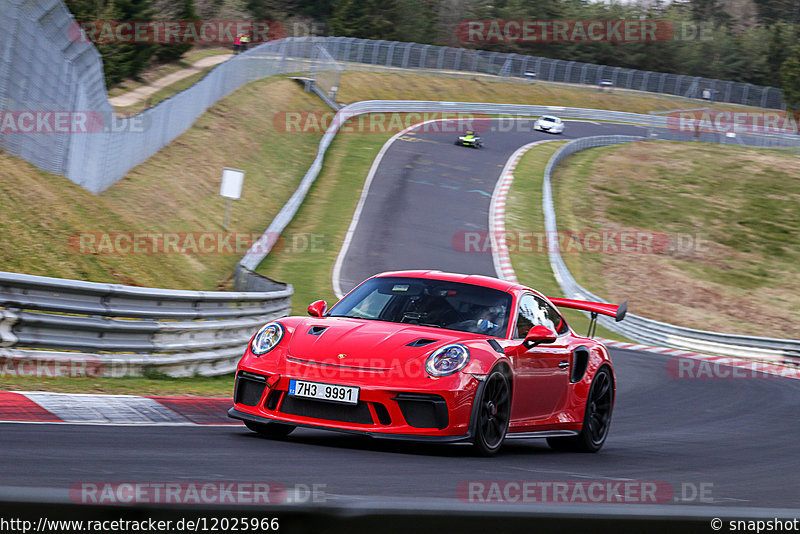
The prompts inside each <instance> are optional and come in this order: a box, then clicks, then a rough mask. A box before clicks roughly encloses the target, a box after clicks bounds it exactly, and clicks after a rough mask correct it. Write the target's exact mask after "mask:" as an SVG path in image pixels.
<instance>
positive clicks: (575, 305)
mask: <svg viewBox="0 0 800 534" xmlns="http://www.w3.org/2000/svg"><path fill="white" fill-rule="evenodd" d="M550 302H552V303H553V304H555V305H556V306H557V307H559V308H572V309H573V310H581V311H587V312H591V313H592V315H595V314H598V313H599V314H600V315H608V316H609V317H613V318H614V320H615V321H616V322H620V321H621V320H623V319H624V318H625V314H626V313H628V301H627V300H626V301H625V302H623V303H622V304H620V305H619V306H617V305H616V304H605V303H603V302H590V301H588V300H572V299H561V298H555V297H553V298H550Z"/></svg>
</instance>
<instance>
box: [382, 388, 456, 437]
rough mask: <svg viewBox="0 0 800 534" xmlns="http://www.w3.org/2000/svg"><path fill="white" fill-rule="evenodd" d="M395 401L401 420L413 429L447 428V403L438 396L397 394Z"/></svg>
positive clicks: (448, 421)
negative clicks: (400, 413) (398, 407)
mask: <svg viewBox="0 0 800 534" xmlns="http://www.w3.org/2000/svg"><path fill="white" fill-rule="evenodd" d="M392 400H394V401H397V404H398V405H399V406H400V411H401V412H402V413H403V418H404V419H405V420H406V422H407V423H408V424H409V425H411V426H413V427H414V428H438V429H442V428H447V425H448V424H450V417H449V415H448V413H447V402H446V401H445V400H444V398H443V397H441V396H439V395H432V394H428V393H398V394H397V396H396V397H394V398H393V399H392Z"/></svg>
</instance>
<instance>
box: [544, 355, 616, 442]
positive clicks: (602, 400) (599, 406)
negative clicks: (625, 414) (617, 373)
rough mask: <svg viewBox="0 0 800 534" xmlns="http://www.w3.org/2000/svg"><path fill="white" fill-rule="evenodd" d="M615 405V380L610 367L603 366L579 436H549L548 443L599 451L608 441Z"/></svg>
mask: <svg viewBox="0 0 800 534" xmlns="http://www.w3.org/2000/svg"><path fill="white" fill-rule="evenodd" d="M613 407H614V381H613V378H612V377H611V371H610V370H609V369H608V367H601V368H600V370H599V371H597V374H596V375H594V380H592V387H591V388H590V389H589V397H588V398H587V399H586V412H585V413H584V416H583V428H582V429H581V432H580V434H578V435H577V436H570V437H567V438H547V444H548V445H550V447H552V448H553V449H556V450H559V451H574V452H597V451H599V450H600V449H601V448H602V447H603V444H604V443H605V442H606V437H608V429H609V427H610V426H611V411H612V409H613Z"/></svg>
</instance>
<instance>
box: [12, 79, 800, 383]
mask: <svg viewBox="0 0 800 534" xmlns="http://www.w3.org/2000/svg"><path fill="white" fill-rule="evenodd" d="M340 97H341V99H343V100H346V101H355V100H365V99H372V98H415V99H438V100H465V101H494V102H521V103H529V104H553V105H556V104H558V105H574V106H586V107H598V108H606V109H619V110H623V111H638V112H644V111H648V110H651V109H653V110H655V109H669V108H672V107H676V106H675V101H674V99H669V98H667V97H659V96H650V95H644V96H642V97H641V99H636V100H635V101H634V100H633V99H632V98H631V97H630V96H629V95H626V96H625V97H624V98H622V97H620V96H619V95H614V94H608V93H599V92H590V91H585V90H573V89H565V88H553V87H551V86H539V85H522V84H504V83H495V82H480V81H479V82H469V83H465V82H464V81H463V80H458V79H449V78H436V77H431V76H408V75H403V76H401V75H397V74H367V73H345V74H344V75H343V77H342V83H341V92H340ZM285 110H320V111H322V110H325V108H324V107H323V106H322V104H321V103H320V102H319V101H318V100H317V99H316V98H315V97H312V96H311V95H310V94H307V93H304V92H303V91H302V89H300V88H299V87H298V86H296V85H295V84H293V83H292V82H290V81H288V80H286V79H284V78H277V77H276V78H271V79H267V80H262V81H259V82H254V83H252V84H249V85H247V86H245V87H243V88H242V89H240V90H239V91H237V92H235V93H234V94H232V95H231V96H229V97H228V98H226V99H224V100H222V101H220V102H219V103H218V104H216V105H215V106H213V107H212V108H211V109H210V110H209V111H208V112H207V113H206V114H205V115H204V116H203V117H201V118H200V119H199V120H198V121H197V122H196V123H195V124H194V125H193V126H192V127H191V128H190V129H189V130H188V131H187V132H185V133H184V134H183V135H181V136H180V137H179V138H178V139H176V140H175V141H174V142H173V143H171V144H170V145H169V146H167V147H166V148H165V149H164V150H162V151H161V152H160V153H158V154H156V155H155V156H153V157H152V158H151V159H150V160H148V161H147V162H145V163H144V164H142V165H140V166H138V167H136V168H135V169H133V170H132V171H131V172H130V173H129V174H128V175H127V176H126V178H125V179H123V180H121V181H120V182H118V183H117V184H115V185H114V186H112V187H111V188H109V189H108V190H107V191H105V192H104V193H102V194H101V195H97V196H95V195H92V194H90V193H88V192H87V191H84V190H83V189H81V188H79V187H78V186H76V185H74V184H72V183H71V182H69V181H68V180H67V179H65V178H63V177H60V176H54V175H49V174H47V173H43V172H41V171H38V170H36V169H35V168H34V167H33V166H31V165H28V164H26V163H24V162H22V161H21V160H19V159H16V158H11V157H8V156H3V155H0V176H3V177H4V178H3V179H2V180H0V211H2V213H4V214H14V215H13V217H10V216H6V217H3V218H2V220H0V242H2V243H3V245H4V246H3V248H2V250H0V268H2V269H3V270H8V271H16V272H26V273H31V274H40V275H46V276H57V277H66V278H76V279H84V280H92V281H100V282H115V283H127V284H134V285H142V286H155V287H169V288H187V289H206V290H210V289H227V288H229V287H230V281H231V280H230V279H231V273H232V270H233V266H234V265H235V263H236V262H237V261H238V260H239V258H240V254H237V253H233V254H171V255H169V254H168V255H163V254H157V255H152V254H151V255H148V254H143V255H141V254H139V255H117V254H85V253H81V252H80V250H78V251H76V250H75V249H74V248H73V247H71V246H70V243H71V240H70V239H71V238H74V236H76V235H78V234H80V233H81V232H119V231H123V232H204V231H211V232H218V231H222V228H221V222H222V216H223V212H224V201H223V200H222V199H221V198H220V197H219V196H218V192H219V180H220V174H221V169H222V167H224V166H229V167H237V168H241V169H244V170H245V171H246V172H247V176H246V178H245V184H244V192H243V197H242V200H240V201H236V202H234V204H233V210H232V213H231V225H230V230H231V231H236V232H255V233H260V232H262V231H263V230H264V228H266V226H267V225H268V223H269V221H270V220H271V219H272V218H273V217H274V215H275V214H276V213H277V212H278V210H279V209H280V207H281V206H282V205H283V204H284V202H285V201H286V200H287V199H288V197H289V196H290V195H291V193H292V192H293V190H294V188H295V187H296V185H297V183H298V182H299V180H300V179H301V177H302V175H303V174H304V172H305V171H306V169H307V168H308V166H309V165H310V164H311V161H312V160H313V158H314V154H315V152H316V147H317V144H318V141H319V138H320V134H319V133H303V134H293V135H289V134H282V132H281V131H280V128H276V126H275V124H273V118H274V116H275V114H276V113H277V112H279V111H285ZM390 135H391V132H388V133H376V134H347V135H341V136H339V137H338V138H337V139H336V141H335V142H334V144H333V146H332V149H331V151H330V152H329V154H328V156H327V157H326V162H325V168H324V170H323V173H322V175H321V177H320V179H319V180H318V182H317V183H316V184H315V185H314V187H313V188H312V189H311V192H310V194H309V197H308V200H307V202H306V204H305V205H304V206H303V207H302V209H301V211H300V213H299V214H298V217H297V218H296V220H295V221H293V222H292V224H291V225H290V227H289V229H288V234H289V240H288V245H287V246H285V247H284V249H283V250H282V251H279V252H277V253H275V254H273V255H271V257H270V258H269V259H268V260H267V262H266V263H265V264H264V265H263V266H262V267H261V268H260V269H259V270H260V271H262V272H265V273H267V274H269V275H271V276H273V277H275V278H278V279H282V280H285V281H287V282H290V283H293V284H294V285H295V288H296V290H297V294H296V296H295V298H294V311H295V312H302V311H303V310H304V307H305V306H306V304H307V303H308V302H310V301H311V300H313V299H315V298H319V297H322V298H327V299H328V300H333V295H332V289H331V287H330V275H331V269H332V265H333V262H334V260H335V258H336V255H337V253H338V249H339V246H338V244H339V243H340V242H341V239H342V238H343V236H344V233H345V231H346V229H347V226H348V224H349V221H350V217H351V216H352V212H353V209H354V208H355V205H356V203H357V200H358V197H359V194H360V190H361V187H362V185H363V180H364V178H365V177H366V174H367V171H368V169H369V167H370V165H371V163H372V160H373V158H374V156H375V154H377V151H378V149H379V148H380V146H381V145H382V144H383V143H384V142H385V141H386V139H388V137H389V136H390ZM553 149H554V147H552V146H546V147H545V148H541V149H536V152H532V153H531V155H530V156H527V157H526V158H525V159H524V160H523V163H522V164H521V165H520V169H519V171H518V180H517V182H516V183H515V188H514V189H513V190H512V192H514V191H516V190H517V188H518V187H522V186H523V185H524V184H526V183H527V181H528V180H525V179H524V178H522V179H520V178H519V177H520V176H525V174H524V173H526V172H533V171H529V170H527V166H528V163H527V162H528V161H533V159H530V158H538V157H541V158H545V156H541V155H540V156H536V155H535V154H537V153H538V151H539V150H553ZM544 160H545V159H541V161H538V162H537V163H536V164H538V165H543V161H544ZM531 165H534V163H531ZM532 179H533V178H530V180H532ZM534 189H536V188H534ZM515 202H517V200H516V199H515V198H514V197H513V196H512V198H510V204H509V211H510V213H512V214H513V212H514V210H515V209H521V208H520V206H517V207H516V208H515V207H514V203H515ZM530 202H531V203H530V204H526V206H525V207H526V209H525V213H528V214H535V213H537V210H536V209H529V208H530V206H539V205H540V202H538V201H536V200H531V201H530ZM520 213H521V212H520ZM513 224H514V221H511V222H510V223H509V228H510V229H511V228H513V226H512V225H513ZM532 225H533V223H532V222H530V221H526V222H525V226H526V228H529V227H531V226H532ZM304 232H308V233H311V234H313V236H321V238H322V241H321V242H320V241H314V243H315V247H318V246H319V245H320V243H321V247H322V248H321V249H318V248H314V247H308V248H307V249H306V252H307V253H308V254H303V253H302V247H303V237H302V233H304ZM293 236H297V238H298V240H299V241H297V242H294V243H293V242H292V241H291V240H292V238H293ZM296 243H300V244H299V245H296ZM513 261H514V263H515V266H516V267H517V271H518V274H519V277H520V279H521V280H522V281H523V282H525V283H529V284H531V285H533V286H535V287H537V288H541V289H542V290H543V291H544V292H545V293H548V294H551V295H555V294H558V290H557V287H555V282H554V281H553V280H552V279H551V278H549V276H548V269H549V267H548V269H545V268H544V267H545V266H544V265H538V266H528V262H534V263H536V262H541V261H545V262H546V255H535V254H534V255H530V254H529V255H526V256H524V257H523V258H519V257H517V256H515V257H514V258H513ZM520 262H522V263H520ZM529 270H530V272H529ZM530 273H538V275H537V276H531V274H530ZM590 287H594V286H590ZM597 291H598V292H601V289H600V288H598V289H597ZM795 294H797V292H795ZM623 296H626V295H623ZM607 297H608V298H610V299H612V300H614V299H615V298H616V295H607ZM632 300H633V299H632ZM636 309H637V310H639V308H638V307H637V308H636ZM569 319H570V321H571V322H572V323H573V324H574V326H575V327H576V329H577V330H579V331H584V330H585V326H584V324H585V319H584V318H583V316H581V315H574V316H571V317H569ZM601 334H604V335H610V334H608V333H606V332H602V333H601ZM20 380H21V379H0V389H28V390H30V389H49V390H53V391H84V392H87V391H90V392H100V391H103V392H111V393H114V392H117V393H132V392H144V393H150V394H165V395H167V394H198V395H200V394H202V395H229V394H230V384H229V382H228V380H226V379H225V378H220V379H210V380H208V382H209V387H210V389H208V390H205V389H194V388H195V387H198V388H202V387H205V386H203V383H204V381H206V380H207V379H200V378H198V379H175V380H149V381H148V380H146V379H130V380H128V379H123V380H120V379H57V380H52V381H48V380H46V379H31V380H27V379H26V380H21V381H20ZM137 380H142V381H141V382H137Z"/></svg>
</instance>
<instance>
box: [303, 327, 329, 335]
mask: <svg viewBox="0 0 800 534" xmlns="http://www.w3.org/2000/svg"><path fill="white" fill-rule="evenodd" d="M327 329H328V327H327V326H312V327H311V328H309V329H308V333H309V334H311V335H312V336H318V335H320V334H321V333H323V332H324V331H325V330H327Z"/></svg>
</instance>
